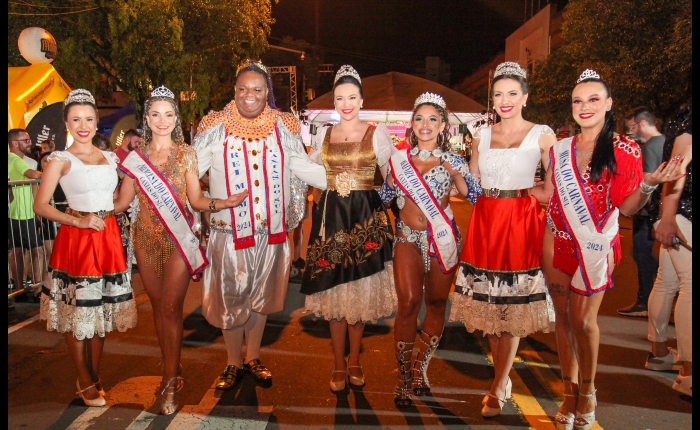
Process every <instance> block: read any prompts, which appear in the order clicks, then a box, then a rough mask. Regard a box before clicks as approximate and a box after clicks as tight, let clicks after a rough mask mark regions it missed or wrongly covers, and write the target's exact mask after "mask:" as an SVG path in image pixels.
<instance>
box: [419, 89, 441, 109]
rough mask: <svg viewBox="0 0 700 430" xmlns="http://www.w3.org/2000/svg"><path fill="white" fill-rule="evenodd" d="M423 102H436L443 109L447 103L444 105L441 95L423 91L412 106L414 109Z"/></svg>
mask: <svg viewBox="0 0 700 430" xmlns="http://www.w3.org/2000/svg"><path fill="white" fill-rule="evenodd" d="M425 103H432V104H436V105H438V106H440V107H441V108H443V109H446V108H447V105H445V99H443V98H442V96H439V95H437V94H433V93H423V94H421V95H419V96H418V98H417V99H416V102H415V103H413V108H414V109H415V108H416V107H418V106H420V105H422V104H425Z"/></svg>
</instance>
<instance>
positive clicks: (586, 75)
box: [576, 69, 600, 84]
mask: <svg viewBox="0 0 700 430" xmlns="http://www.w3.org/2000/svg"><path fill="white" fill-rule="evenodd" d="M586 79H600V75H599V74H598V72H596V71H595V70H593V69H586V70H584V71H583V73H581V76H579V77H578V81H576V83H577V84H580V83H581V81H585V80H586Z"/></svg>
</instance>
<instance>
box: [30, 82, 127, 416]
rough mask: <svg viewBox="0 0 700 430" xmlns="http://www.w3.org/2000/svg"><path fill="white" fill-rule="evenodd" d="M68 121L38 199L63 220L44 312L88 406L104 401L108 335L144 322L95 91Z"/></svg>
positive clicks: (42, 210)
mask: <svg viewBox="0 0 700 430" xmlns="http://www.w3.org/2000/svg"><path fill="white" fill-rule="evenodd" d="M63 120H64V121H65V123H66V128H67V129H68V131H69V132H70V134H71V136H73V144H72V145H71V146H70V148H68V150H66V151H54V152H53V153H51V155H49V157H48V163H47V164H46V165H45V167H44V174H43V177H42V179H41V185H40V186H39V191H38V193H37V196H36V199H35V201H34V212H36V214H37V215H39V216H41V217H43V218H45V219H47V220H50V221H54V222H56V223H59V224H60V225H61V226H60V228H59V230H58V234H57V235H56V239H55V241H54V247H53V252H52V254H51V260H50V262H49V266H50V271H51V278H52V283H51V284H50V285H45V286H44V288H43V292H42V297H41V313H40V317H41V319H43V320H46V321H47V328H48V330H50V331H51V330H56V331H58V332H60V333H63V336H64V339H65V341H66V344H67V345H68V352H69V353H70V356H71V358H72V359H73V363H74V364H75V367H76V368H77V370H78V379H77V381H76V388H77V390H78V392H77V394H78V395H79V396H80V398H81V399H82V400H83V401H84V402H85V404H86V405H87V406H104V405H105V404H106V402H105V399H104V395H105V392H104V389H103V387H102V384H101V382H100V377H99V367H100V360H101V358H102V349H103V347H104V340H105V335H106V333H107V332H110V331H113V330H119V331H126V330H127V329H129V328H132V327H134V326H135V325H136V305H135V304H134V297H133V295H132V291H131V276H130V274H128V273H127V272H126V267H127V266H126V260H125V258H124V252H123V251H122V247H121V236H120V233H119V226H118V225H117V221H116V218H115V217H114V213H115V212H114V210H113V209H114V201H113V193H114V189H115V188H116V186H117V182H118V180H119V178H118V176H117V163H118V162H119V159H118V158H117V156H116V155H114V154H113V153H112V152H107V151H100V150H98V149H97V148H95V147H94V146H93V145H92V138H93V136H94V135H95V131H96V129H97V120H98V118H97V108H96V107H95V99H94V98H93V96H92V94H90V92H88V91H87V90H83V89H77V90H73V91H71V92H70V93H69V94H68V96H67V97H66V99H65V101H64V102H63ZM59 183H60V184H61V188H62V189H63V192H64V193H65V195H66V198H67V200H68V205H69V208H68V209H67V210H66V211H65V212H61V211H59V210H58V209H56V208H54V207H53V206H52V205H51V198H52V196H53V193H54V191H55V189H56V187H57V185H58V184H59Z"/></svg>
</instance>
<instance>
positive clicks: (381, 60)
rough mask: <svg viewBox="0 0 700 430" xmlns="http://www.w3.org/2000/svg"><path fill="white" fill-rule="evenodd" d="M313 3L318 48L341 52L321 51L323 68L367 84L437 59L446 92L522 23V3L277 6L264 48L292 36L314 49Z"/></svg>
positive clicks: (295, 1) (309, 1) (348, 1)
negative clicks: (447, 82) (351, 71)
mask: <svg viewBox="0 0 700 430" xmlns="http://www.w3.org/2000/svg"><path fill="white" fill-rule="evenodd" d="M316 1H318V2H319V15H320V18H319V42H318V45H319V46H321V47H327V48H331V49H335V50H342V51H347V52H348V53H333V52H327V51H326V52H325V53H324V55H323V62H325V63H333V64H334V66H335V67H336V68H337V67H339V66H340V65H342V64H346V63H349V64H352V65H353V66H354V67H355V68H356V69H357V70H358V72H359V73H360V75H361V76H371V75H376V74H381V73H386V72H390V71H398V72H404V73H414V72H415V69H416V67H420V66H424V65H425V57H426V56H438V57H440V58H441V59H442V60H443V61H445V62H447V63H449V64H450V67H451V81H452V82H451V84H452V85H454V84H456V83H458V82H459V81H460V80H461V79H462V78H464V77H465V76H467V75H469V74H470V73H471V72H472V71H474V70H475V69H476V68H478V67H479V66H480V65H482V64H484V63H487V62H488V61H490V60H491V59H492V58H493V57H494V56H495V55H496V54H497V53H499V52H500V51H503V50H505V39H506V37H507V36H509V35H510V34H511V33H512V32H513V31H514V30H516V29H517V28H518V27H519V26H520V25H522V23H523V22H524V16H525V10H524V8H525V0H445V1H439V0H438V1H419V0H345V1H340V0H279V2H278V3H277V4H275V3H274V2H273V5H272V16H273V17H274V18H275V20H276V22H275V24H273V26H272V34H271V38H270V43H271V44H279V42H280V39H281V38H282V37H284V36H292V37H293V38H295V39H304V40H305V41H307V42H309V43H310V44H314V40H315V32H314V7H315V3H316ZM530 3H532V1H530V2H529V3H528V4H530ZM545 3H546V2H545V1H542V2H541V5H542V6H544V5H545ZM537 5H538V2H537V1H535V3H534V6H535V7H537Z"/></svg>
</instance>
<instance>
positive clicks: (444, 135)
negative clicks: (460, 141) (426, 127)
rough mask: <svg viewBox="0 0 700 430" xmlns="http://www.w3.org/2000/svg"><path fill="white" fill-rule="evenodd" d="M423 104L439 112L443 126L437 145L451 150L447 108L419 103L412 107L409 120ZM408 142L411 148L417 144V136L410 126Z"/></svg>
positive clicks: (444, 149)
mask: <svg viewBox="0 0 700 430" xmlns="http://www.w3.org/2000/svg"><path fill="white" fill-rule="evenodd" d="M424 105H428V106H432V107H434V108H435V109H437V111H438V112H439V113H440V118H442V121H443V122H444V123H445V128H443V129H442V131H441V132H440V134H438V137H437V147H438V148H440V149H442V150H443V151H445V152H451V151H452V148H451V147H450V139H451V138H452V133H450V122H449V121H447V109H445V108H443V107H442V106H440V105H437V104H435V103H421V104H419V105H418V106H416V107H415V108H413V113H412V114H411V121H412V120H413V117H415V116H416V112H418V109H420V107H421V106H424ZM408 143H410V144H411V148H415V147H416V146H418V137H417V136H416V133H415V132H414V131H413V127H411V131H409V132H408Z"/></svg>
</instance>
